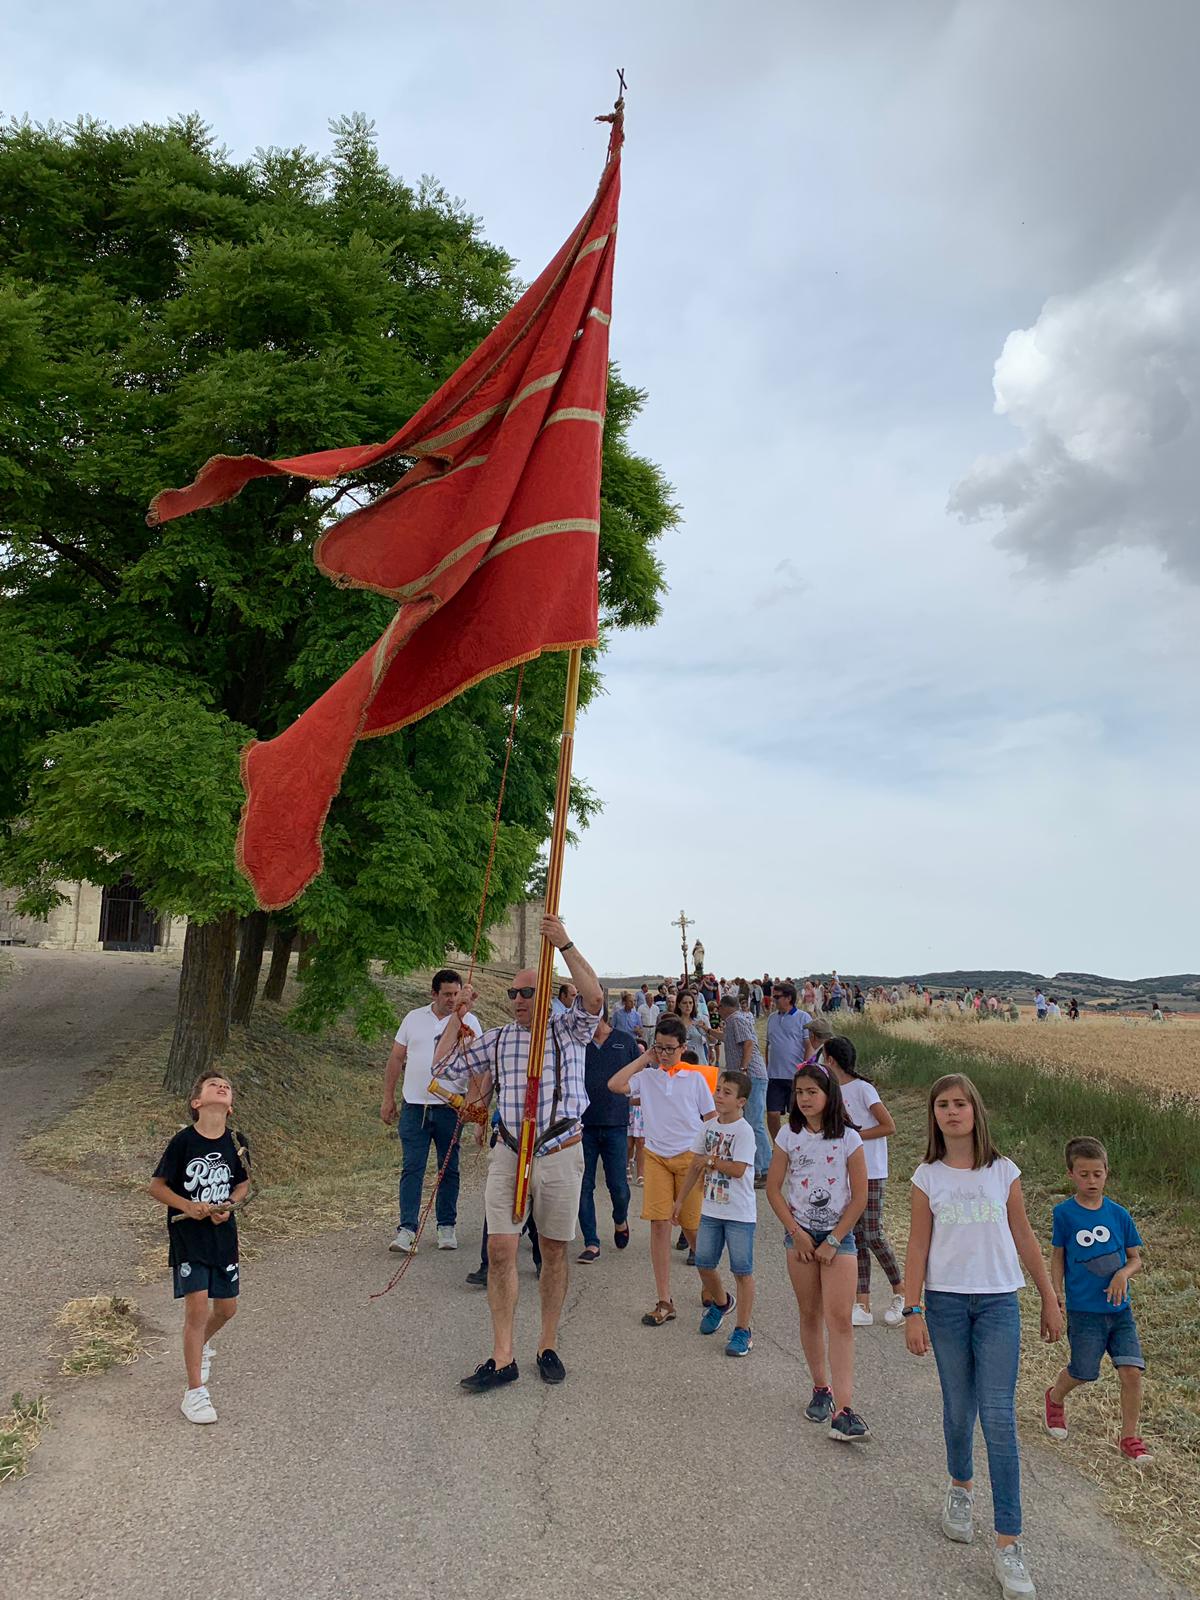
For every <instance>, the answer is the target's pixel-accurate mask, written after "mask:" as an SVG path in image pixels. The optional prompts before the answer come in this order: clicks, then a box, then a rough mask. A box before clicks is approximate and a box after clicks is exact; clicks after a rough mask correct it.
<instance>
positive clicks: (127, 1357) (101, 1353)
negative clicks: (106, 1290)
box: [55, 1294, 146, 1378]
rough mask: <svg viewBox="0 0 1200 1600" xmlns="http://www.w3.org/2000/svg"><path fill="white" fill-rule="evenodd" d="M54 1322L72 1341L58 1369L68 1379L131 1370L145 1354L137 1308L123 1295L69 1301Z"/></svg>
mask: <svg viewBox="0 0 1200 1600" xmlns="http://www.w3.org/2000/svg"><path fill="white" fill-rule="evenodd" d="M55 1320H56V1321H57V1323H58V1326H59V1327H60V1328H65V1329H66V1330H67V1332H68V1334H69V1336H70V1340H71V1348H70V1350H69V1351H68V1352H67V1354H66V1355H65V1356H64V1357H63V1359H62V1365H61V1367H60V1368H59V1370H60V1371H61V1372H62V1373H63V1374H65V1376H66V1377H68V1378H81V1377H83V1376H85V1375H86V1374H87V1373H91V1372H107V1371H108V1369H109V1367H128V1366H131V1365H132V1364H133V1362H135V1361H136V1360H137V1358H138V1357H139V1356H140V1355H143V1354H144V1353H145V1350H146V1344H145V1342H144V1341H143V1339H142V1332H141V1327H140V1325H139V1323H138V1316H137V1306H136V1305H135V1303H134V1302H133V1301H132V1300H126V1299H124V1298H122V1296H121V1295H115V1294H95V1295H90V1296H87V1297H85V1298H83V1299H80V1300H68V1301H67V1303H66V1305H65V1306H64V1307H63V1308H62V1310H61V1311H60V1312H59V1313H58V1316H57V1318H56V1319H55Z"/></svg>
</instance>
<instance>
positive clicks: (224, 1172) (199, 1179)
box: [183, 1150, 233, 1206]
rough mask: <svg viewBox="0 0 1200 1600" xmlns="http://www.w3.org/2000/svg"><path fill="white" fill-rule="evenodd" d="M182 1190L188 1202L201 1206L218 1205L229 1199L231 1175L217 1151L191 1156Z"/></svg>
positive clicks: (231, 1185) (207, 1151) (226, 1163)
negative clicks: (195, 1202) (198, 1203)
mask: <svg viewBox="0 0 1200 1600" xmlns="http://www.w3.org/2000/svg"><path fill="white" fill-rule="evenodd" d="M183 1188H184V1192H185V1193H186V1195H187V1197H188V1199H189V1200H199V1201H200V1202H201V1204H203V1205H214V1206H216V1205H220V1204H221V1203H222V1202H223V1201H225V1200H228V1199H229V1195H230V1192H231V1190H232V1189H233V1173H232V1172H231V1171H230V1170H229V1164H228V1162H227V1161H226V1160H225V1157H224V1156H223V1155H222V1154H221V1152H220V1151H219V1150H206V1151H205V1152H204V1154H203V1155H199V1156H193V1158H192V1159H191V1160H190V1161H189V1162H188V1164H187V1167H186V1169H185V1171H184V1176H183Z"/></svg>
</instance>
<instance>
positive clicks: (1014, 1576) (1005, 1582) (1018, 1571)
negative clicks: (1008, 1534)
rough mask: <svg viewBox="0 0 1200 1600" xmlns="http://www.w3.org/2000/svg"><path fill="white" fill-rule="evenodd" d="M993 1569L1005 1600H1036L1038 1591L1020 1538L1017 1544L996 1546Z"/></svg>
mask: <svg viewBox="0 0 1200 1600" xmlns="http://www.w3.org/2000/svg"><path fill="white" fill-rule="evenodd" d="M992 1571H993V1572H994V1573H995V1574H996V1579H997V1581H998V1583H999V1584H1000V1588H1001V1589H1002V1590H1003V1593H1004V1600H1036V1595H1037V1591H1036V1590H1035V1589H1034V1587H1033V1579H1032V1578H1031V1577H1030V1576H1029V1568H1028V1567H1027V1566H1026V1565H1025V1552H1024V1550H1022V1548H1021V1541H1020V1540H1019V1539H1018V1540H1017V1542H1016V1544H1006V1545H1003V1546H1001V1545H997V1546H996V1549H995V1551H994V1552H993V1555H992Z"/></svg>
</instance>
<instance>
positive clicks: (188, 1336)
mask: <svg viewBox="0 0 1200 1600" xmlns="http://www.w3.org/2000/svg"><path fill="white" fill-rule="evenodd" d="M189 1104H190V1108H191V1113H192V1126H191V1127H190V1128H181V1129H180V1131H179V1132H178V1133H177V1134H176V1135H175V1137H174V1138H173V1139H172V1140H171V1142H170V1144H169V1145H168V1146H167V1148H166V1149H165V1150H164V1151H163V1153H162V1157H161V1159H160V1160H159V1163H158V1165H157V1167H155V1169H154V1177H153V1179H152V1180H151V1183H150V1188H149V1191H148V1192H149V1194H150V1197H151V1199H153V1200H158V1201H159V1202H160V1203H161V1204H162V1205H165V1206H166V1207H167V1247H168V1251H169V1259H170V1262H171V1271H172V1275H173V1277H174V1279H175V1298H176V1300H182V1301H183V1360H184V1365H185V1366H186V1367H187V1381H188V1386H187V1390H186V1392H185V1394H184V1397H183V1403H182V1405H181V1406H180V1410H181V1411H182V1412H183V1414H184V1416H185V1417H186V1418H187V1419H188V1421H189V1422H215V1421H216V1420H217V1413H216V1411H215V1409H214V1408H213V1403H212V1400H211V1399H210V1398H209V1393H208V1374H209V1369H210V1367H211V1365H212V1358H213V1349H212V1342H211V1341H212V1340H213V1338H214V1337H215V1336H216V1334H218V1333H219V1332H220V1330H221V1329H222V1328H223V1327H224V1326H225V1324H226V1323H227V1322H228V1321H229V1319H230V1318H231V1317H232V1316H233V1314H234V1312H235V1311H236V1310H237V1303H236V1302H237V1293H238V1237H237V1219H236V1218H235V1217H234V1215H233V1213H232V1211H231V1210H230V1209H229V1208H230V1207H231V1206H233V1205H236V1204H237V1202H238V1201H239V1200H241V1199H243V1198H244V1196H245V1194H246V1191H247V1189H248V1188H249V1186H250V1174H249V1172H248V1170H247V1168H248V1166H249V1162H250V1155H249V1152H248V1150H247V1149H246V1145H245V1141H244V1140H243V1139H242V1138H241V1136H240V1135H235V1134H234V1133H233V1132H232V1131H231V1129H230V1127H229V1117H230V1113H231V1111H232V1109H233V1086H232V1085H231V1084H230V1082H229V1079H228V1078H223V1077H222V1076H221V1074H220V1073H219V1072H206V1073H205V1074H204V1075H203V1076H202V1077H200V1078H198V1079H197V1080H196V1082H195V1083H194V1084H193V1086H192V1092H191V1095H190V1097H189Z"/></svg>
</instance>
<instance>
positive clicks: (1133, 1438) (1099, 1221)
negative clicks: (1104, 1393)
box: [1046, 1139, 1151, 1466]
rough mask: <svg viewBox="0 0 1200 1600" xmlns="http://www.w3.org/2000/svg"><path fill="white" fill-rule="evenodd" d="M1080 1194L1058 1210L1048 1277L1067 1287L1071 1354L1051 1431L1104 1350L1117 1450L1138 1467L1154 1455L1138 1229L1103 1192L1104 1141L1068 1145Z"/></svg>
mask: <svg viewBox="0 0 1200 1600" xmlns="http://www.w3.org/2000/svg"><path fill="white" fill-rule="evenodd" d="M1067 1171H1068V1172H1069V1173H1070V1175H1071V1181H1072V1183H1073V1184H1074V1185H1075V1198H1074V1199H1073V1200H1064V1201H1063V1202H1062V1203H1061V1204H1060V1205H1057V1206H1055V1208H1054V1237H1053V1241H1052V1243H1053V1246H1054V1249H1053V1254H1052V1257H1051V1262H1050V1275H1051V1278H1052V1279H1053V1281H1054V1288H1055V1292H1056V1293H1057V1295H1058V1298H1059V1303H1060V1304H1061V1303H1062V1299H1063V1286H1064V1282H1065V1286H1066V1311H1067V1337H1068V1339H1069V1340H1070V1343H1071V1360H1070V1362H1069V1363H1068V1365H1067V1366H1065V1367H1064V1368H1063V1370H1062V1371H1061V1372H1060V1373H1059V1375H1058V1377H1057V1378H1055V1380H1054V1382H1053V1384H1051V1386H1050V1388H1049V1389H1047V1390H1046V1429H1047V1431H1048V1432H1049V1433H1050V1434H1051V1435H1052V1436H1053V1437H1054V1438H1055V1439H1065V1438H1066V1437H1067V1414H1066V1410H1065V1409H1064V1405H1063V1402H1064V1401H1065V1399H1066V1397H1067V1396H1068V1395H1069V1394H1070V1392H1071V1390H1072V1389H1077V1388H1078V1387H1079V1385H1080V1384H1081V1383H1095V1381H1096V1379H1097V1378H1098V1377H1099V1376H1100V1363H1101V1361H1102V1360H1103V1359H1104V1355H1105V1353H1106V1352H1107V1354H1108V1358H1109V1360H1110V1361H1111V1362H1112V1364H1113V1366H1114V1367H1115V1368H1116V1369H1117V1376H1118V1378H1119V1379H1120V1380H1121V1437H1120V1440H1119V1442H1118V1449H1119V1450H1120V1452H1121V1454H1122V1455H1123V1456H1125V1457H1126V1459H1127V1460H1129V1461H1132V1462H1133V1463H1134V1464H1135V1465H1136V1466H1144V1465H1145V1464H1146V1463H1147V1462H1149V1461H1150V1460H1151V1455H1150V1452H1149V1451H1148V1450H1147V1449H1146V1446H1145V1445H1144V1444H1143V1443H1142V1440H1141V1436H1140V1434H1139V1432H1138V1426H1139V1422H1140V1418H1141V1411H1142V1373H1143V1372H1144V1371H1145V1369H1146V1362H1145V1360H1144V1358H1143V1356H1142V1346H1141V1342H1140V1340H1139V1339H1138V1331H1137V1324H1136V1323H1135V1322H1134V1320H1133V1309H1132V1307H1131V1306H1130V1303H1129V1280H1130V1278H1132V1277H1133V1275H1134V1273H1135V1272H1140V1271H1141V1270H1142V1252H1141V1243H1142V1240H1141V1235H1140V1234H1139V1233H1138V1231H1137V1227H1136V1226H1135V1224H1134V1220H1133V1218H1132V1217H1131V1216H1130V1215H1129V1212H1128V1211H1126V1209H1125V1207H1124V1206H1119V1205H1117V1203H1116V1202H1115V1201H1114V1200H1108V1199H1106V1198H1105V1194H1104V1185H1105V1183H1106V1182H1107V1181H1108V1152H1107V1150H1105V1148H1104V1146H1103V1145H1102V1144H1101V1143H1100V1141H1099V1139H1072V1140H1070V1141H1069V1142H1068V1144H1067Z"/></svg>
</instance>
